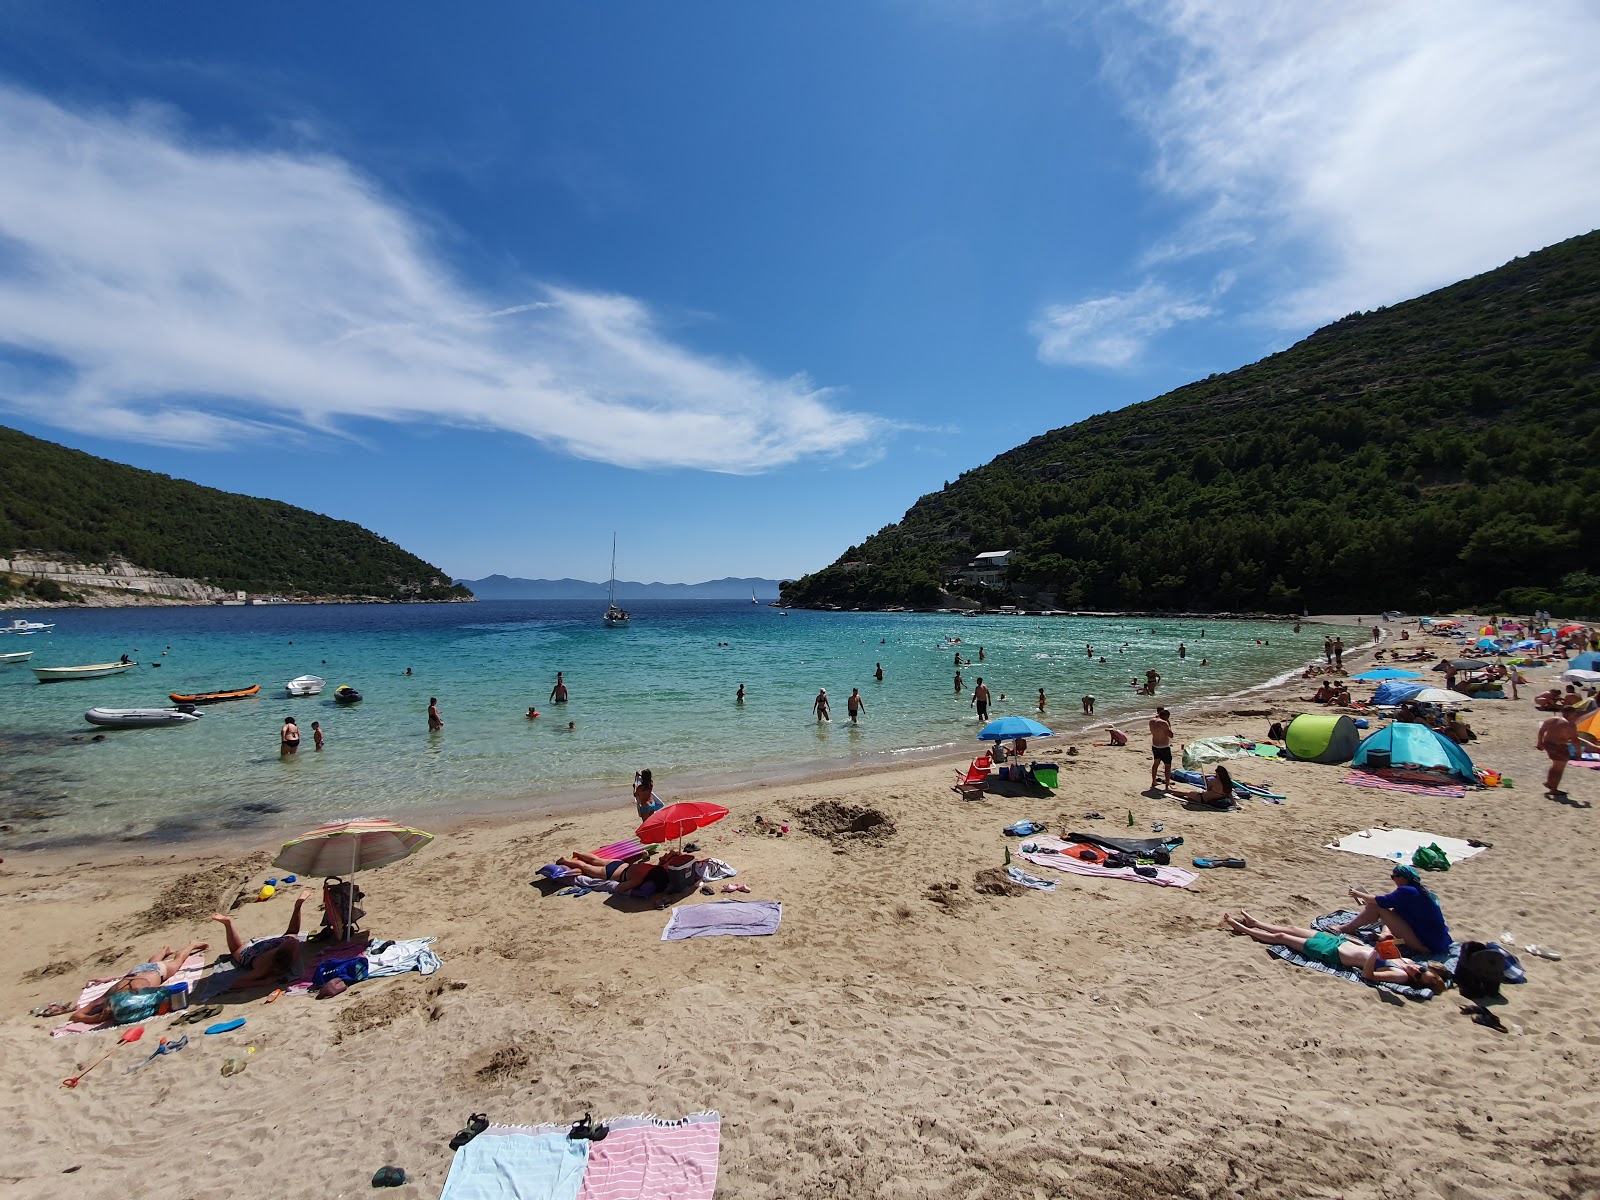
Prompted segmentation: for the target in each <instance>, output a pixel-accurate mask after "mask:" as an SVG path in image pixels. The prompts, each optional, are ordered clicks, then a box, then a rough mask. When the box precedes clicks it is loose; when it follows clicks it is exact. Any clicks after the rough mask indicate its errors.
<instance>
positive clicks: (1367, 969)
mask: <svg viewBox="0 0 1600 1200" xmlns="http://www.w3.org/2000/svg"><path fill="white" fill-rule="evenodd" d="M1222 921H1223V924H1225V925H1226V926H1227V927H1228V928H1229V929H1230V930H1232V931H1233V932H1234V933H1236V934H1243V935H1244V936H1245V937H1251V938H1254V939H1255V940H1256V941H1258V942H1261V943H1262V944H1263V945H1267V946H1287V947H1289V949H1291V950H1293V951H1294V952H1295V953H1297V954H1303V955H1305V957H1307V958H1309V959H1311V960H1312V961H1313V962H1319V963H1322V964H1323V965H1325V966H1329V967H1344V968H1346V969H1348V970H1352V971H1360V972H1361V978H1363V979H1365V980H1367V981H1368V982H1369V983H1403V984H1407V985H1408V986H1410V987H1417V988H1427V989H1428V990H1429V991H1433V992H1442V991H1444V989H1445V988H1446V987H1447V986H1448V985H1449V982H1450V979H1449V976H1448V975H1447V974H1446V973H1445V972H1444V971H1443V970H1442V969H1441V968H1439V967H1433V966H1425V965H1423V964H1422V963H1415V962H1412V961H1411V960H1410V959H1409V958H1390V959H1384V958H1379V957H1378V952H1377V950H1376V949H1374V948H1373V947H1371V946H1368V945H1367V944H1365V943H1364V942H1353V941H1351V940H1350V939H1349V938H1347V937H1345V936H1344V935H1343V934H1342V933H1323V932H1322V931H1321V930H1319V929H1295V928H1294V927H1293V926H1290V925H1268V924H1266V923H1265V922H1263V921H1258V920H1256V919H1255V918H1254V917H1252V916H1251V915H1250V914H1249V913H1247V912H1242V913H1240V914H1239V915H1238V916H1237V917H1233V916H1230V915H1229V914H1227V913H1223V914H1222Z"/></svg>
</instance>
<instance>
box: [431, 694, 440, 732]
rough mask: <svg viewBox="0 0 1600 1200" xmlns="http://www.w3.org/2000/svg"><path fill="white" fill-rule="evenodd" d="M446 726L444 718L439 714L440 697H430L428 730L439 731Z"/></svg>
mask: <svg viewBox="0 0 1600 1200" xmlns="http://www.w3.org/2000/svg"><path fill="white" fill-rule="evenodd" d="M443 728H444V718H443V717H441V716H440V715H439V697H437V696H429V697H428V732H429V733H438V732H439V730H441V729H443Z"/></svg>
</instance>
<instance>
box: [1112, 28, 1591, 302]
mask: <svg viewBox="0 0 1600 1200" xmlns="http://www.w3.org/2000/svg"><path fill="white" fill-rule="evenodd" d="M1129 7H1130V8H1131V9H1132V10H1133V11H1134V12H1135V13H1136V14H1137V15H1138V16H1140V17H1141V18H1142V19H1143V21H1144V22H1145V23H1146V27H1147V29H1148V30H1149V31H1151V33H1152V34H1153V36H1154V40H1153V41H1141V40H1139V39H1132V40H1131V41H1124V42H1122V43H1120V44H1118V43H1116V42H1115V41H1112V42H1108V43H1107V46H1108V59H1107V61H1108V64H1109V65H1110V70H1111V74H1112V75H1113V77H1114V78H1116V79H1118V80H1120V82H1121V84H1122V85H1123V87H1124V88H1125V91H1126V95H1127V96H1128V98H1129V101H1130V106H1131V109H1132V111H1133V112H1134V113H1135V115H1136V116H1137V117H1138V119H1139V120H1141V121H1142V122H1143V124H1144V126H1145V127H1146V128H1147V129H1148V130H1149V132H1150V134H1151V136H1152V137H1153V138H1154V140H1155V143H1156V146H1157V148H1158V151H1159V155H1160V158H1159V165H1158V167H1157V170H1156V175H1155V177H1156V179H1157V181H1158V183H1159V185H1160V186H1161V187H1162V188H1164V189H1165V190H1166V191H1168V192H1169V193H1172V194H1175V195H1178V196H1181V197H1184V198H1187V199H1190V200H1192V201H1194V202H1195V204H1196V206H1197V216H1196V217H1195V218H1194V219H1193V220H1192V221H1191V222H1190V223H1189V224H1187V225H1186V226H1185V227H1184V228H1183V229H1181V230H1179V231H1177V232H1176V233H1175V234H1174V235H1173V236H1172V237H1170V238H1167V239H1164V240H1163V242H1162V244H1160V245H1158V246H1156V247H1154V248H1153V249H1152V251H1151V253H1150V255H1148V256H1147V260H1148V261H1154V260H1157V259H1162V258H1166V259H1172V260H1179V259H1182V258H1184V257H1185V256H1186V255H1188V254H1209V253H1214V252H1216V251H1218V250H1232V251H1236V250H1239V248H1243V249H1242V251H1241V252H1238V253H1236V254H1235V257H1236V259H1237V261H1238V262H1239V263H1240V264H1241V265H1253V266H1254V267H1255V268H1256V269H1257V271H1258V273H1260V274H1263V275H1264V274H1266V273H1267V271H1268V268H1267V266H1266V264H1267V263H1277V264H1281V263H1282V262H1284V261H1285V260H1292V261H1293V262H1294V263H1295V264H1296V267H1297V270H1296V273H1295V274H1296V277H1295V278H1294V279H1292V280H1289V281H1285V280H1284V278H1283V276H1282V275H1280V276H1279V277H1278V279H1276V280H1274V285H1275V290H1276V292H1277V294H1276V296H1275V297H1274V299H1273V301H1272V302H1271V304H1270V305H1269V307H1270V308H1271V310H1272V313H1271V315H1272V316H1273V317H1274V318H1275V319H1276V320H1277V321H1278V322H1280V323H1281V324H1283V325H1284V326H1291V327H1292V326H1302V325H1305V324H1315V323H1319V322H1321V321H1324V320H1326V319H1328V318H1330V317H1337V316H1340V315H1343V314H1344V313H1345V312H1348V311H1350V310H1352V309H1358V308H1371V307H1374V306H1376V305H1378V304H1381V303H1388V302H1392V301H1394V300H1398V299H1403V298H1405V297H1408V296H1412V295H1415V294H1418V293H1420V292H1423V291H1427V290H1429V289H1430V288H1433V287H1437V286H1440V285H1442V284H1445V283H1448V282H1451V281H1454V280H1456V279H1460V278H1463V277H1465V276H1468V275H1472V274H1475V273H1477V272H1479V271H1482V270H1486V269H1488V268H1490V267H1493V266H1496V265H1498V264H1499V263H1502V262H1504V261H1506V260H1508V259H1510V258H1513V257H1515V256H1516V255H1518V254H1522V253H1526V252H1527V251H1529V250H1533V249H1537V248H1538V247H1540V246H1544V245H1547V244H1549V243H1551V242H1554V241H1559V240H1561V239H1562V238H1566V237H1570V236H1572V235H1574V234H1578V233H1584V232H1587V231H1588V230H1589V229H1591V228H1592V227H1594V226H1595V225H1596V224H1597V223H1600V202H1597V200H1596V197H1597V196H1600V121H1596V119H1595V114H1596V113H1600V72H1597V71H1596V70H1595V68H1594V64H1595V62H1596V61H1597V60H1600V8H1597V7H1596V6H1595V5H1593V4H1591V3H1588V2H1587V0H1552V2H1550V3H1543V4H1537V5H1506V4H1501V3H1496V2H1494V0H1417V2H1411V3H1405V4H1394V3H1390V2H1388V0H1351V2H1348V3H1343V4H1337V5H1317V4H1292V3H1281V4H1267V5H1263V4H1260V3H1256V2H1254V0H1132V2H1131V3H1130V5H1129ZM1134 45H1137V47H1138V51H1139V53H1137V54H1134V53H1130V52H1129V50H1130V47H1132V46H1134ZM1252 260H1254V261H1253V263H1252Z"/></svg>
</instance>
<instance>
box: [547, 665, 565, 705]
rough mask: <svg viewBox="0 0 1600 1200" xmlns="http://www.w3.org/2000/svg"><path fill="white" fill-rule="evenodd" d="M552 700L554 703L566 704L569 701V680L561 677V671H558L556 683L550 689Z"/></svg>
mask: <svg viewBox="0 0 1600 1200" xmlns="http://www.w3.org/2000/svg"><path fill="white" fill-rule="evenodd" d="M550 702H551V703H552V704H565V703H566V702H567V682H566V680H565V679H563V678H562V677H561V672H560V671H557V672H556V685H555V687H553V688H551V689H550Z"/></svg>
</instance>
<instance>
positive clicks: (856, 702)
mask: <svg viewBox="0 0 1600 1200" xmlns="http://www.w3.org/2000/svg"><path fill="white" fill-rule="evenodd" d="M844 707H845V711H846V712H848V713H849V714H850V724H852V725H854V724H856V718H857V717H859V716H861V715H862V714H863V713H865V712H866V711H867V702H866V701H865V700H863V699H862V698H861V689H860V688H851V689H850V695H849V696H848V697H846V698H845V702H844Z"/></svg>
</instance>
